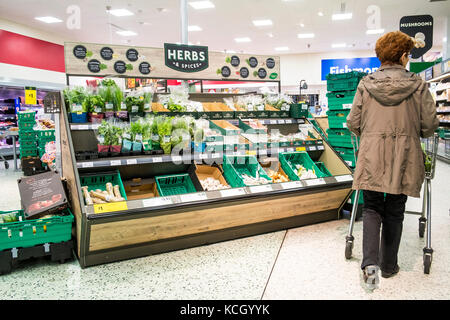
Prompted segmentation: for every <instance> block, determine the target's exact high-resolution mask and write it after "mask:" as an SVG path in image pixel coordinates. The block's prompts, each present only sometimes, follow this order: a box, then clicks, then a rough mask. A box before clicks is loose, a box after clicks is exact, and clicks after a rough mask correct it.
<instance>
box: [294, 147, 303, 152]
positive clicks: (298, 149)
mask: <svg viewBox="0 0 450 320" xmlns="http://www.w3.org/2000/svg"><path fill="white" fill-rule="evenodd" d="M295 150H296V151H306V148H305V147H297V148H296V149H295Z"/></svg>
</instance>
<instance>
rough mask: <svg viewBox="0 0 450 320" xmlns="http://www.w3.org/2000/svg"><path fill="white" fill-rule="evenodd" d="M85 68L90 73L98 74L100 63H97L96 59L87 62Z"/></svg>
mask: <svg viewBox="0 0 450 320" xmlns="http://www.w3.org/2000/svg"><path fill="white" fill-rule="evenodd" d="M87 67H88V69H89V71H90V72H94V73H97V72H100V61H98V60H97V59H92V60H89V62H88V64H87Z"/></svg>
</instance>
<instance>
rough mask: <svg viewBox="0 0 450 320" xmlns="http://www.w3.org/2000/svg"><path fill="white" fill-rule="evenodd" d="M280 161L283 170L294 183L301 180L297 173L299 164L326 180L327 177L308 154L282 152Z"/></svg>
mask: <svg viewBox="0 0 450 320" xmlns="http://www.w3.org/2000/svg"><path fill="white" fill-rule="evenodd" d="M279 159H280V164H281V168H282V169H283V170H284V172H285V173H286V174H287V176H288V177H289V179H291V180H292V181H298V180H300V177H299V176H298V175H297V174H296V173H295V171H296V169H297V168H296V167H295V166H296V165H297V164H300V165H302V166H303V167H305V168H306V169H307V170H313V171H314V173H315V174H316V176H317V178H324V177H326V176H327V175H326V174H324V173H323V172H322V171H320V169H319V168H318V167H317V166H316V165H315V163H314V161H312V159H311V158H310V157H309V155H308V153H307V152H282V153H280V156H279Z"/></svg>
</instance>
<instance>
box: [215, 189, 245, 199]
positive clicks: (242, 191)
mask: <svg viewBox="0 0 450 320" xmlns="http://www.w3.org/2000/svg"><path fill="white" fill-rule="evenodd" d="M243 194H245V189H244V188H236V189H226V190H220V195H221V196H222V197H233V196H241V195H243Z"/></svg>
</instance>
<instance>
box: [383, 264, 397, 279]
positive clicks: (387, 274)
mask: <svg viewBox="0 0 450 320" xmlns="http://www.w3.org/2000/svg"><path fill="white" fill-rule="evenodd" d="M399 271H400V267H399V266H398V265H396V266H395V268H394V271H392V272H384V271H383V270H381V276H382V277H383V278H390V277H393V276H395V275H396V274H397V273H398V272H399Z"/></svg>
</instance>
